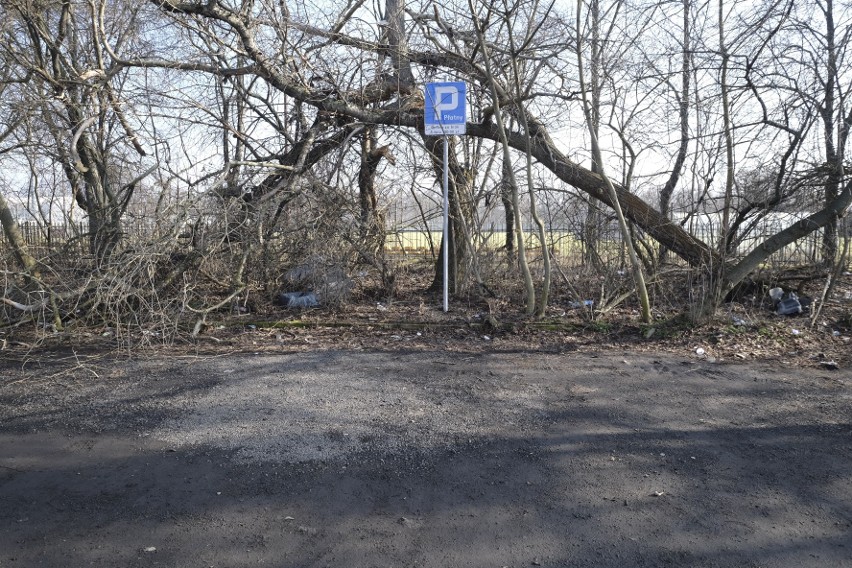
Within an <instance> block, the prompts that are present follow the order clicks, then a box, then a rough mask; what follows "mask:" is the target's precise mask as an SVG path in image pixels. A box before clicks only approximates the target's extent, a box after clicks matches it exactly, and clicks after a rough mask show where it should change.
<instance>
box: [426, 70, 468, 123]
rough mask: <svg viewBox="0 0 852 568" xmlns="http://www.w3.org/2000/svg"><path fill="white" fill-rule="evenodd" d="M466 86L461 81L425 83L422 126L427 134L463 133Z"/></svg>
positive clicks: (465, 119)
mask: <svg viewBox="0 0 852 568" xmlns="http://www.w3.org/2000/svg"><path fill="white" fill-rule="evenodd" d="M466 92H467V86H466V85H465V84H464V83H463V82H453V83H427V84H426V95H425V97H426V102H425V104H424V121H423V122H424V126H425V132H426V134H427V135H429V136H450V135H454V134H464V133H465V126H466V124H467V98H466V97H465V95H466Z"/></svg>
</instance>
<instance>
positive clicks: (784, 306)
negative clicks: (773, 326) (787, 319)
mask: <svg viewBox="0 0 852 568" xmlns="http://www.w3.org/2000/svg"><path fill="white" fill-rule="evenodd" d="M775 313H776V314H778V315H779V316H789V315H793V314H800V313H802V304H801V302H799V298H797V297H796V295H795V294H790V297H788V298H785V299H783V300H781V301H780V302H778V307H777V308H776V310H775Z"/></svg>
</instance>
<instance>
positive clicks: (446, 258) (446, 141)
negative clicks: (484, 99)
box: [441, 136, 450, 312]
mask: <svg viewBox="0 0 852 568" xmlns="http://www.w3.org/2000/svg"><path fill="white" fill-rule="evenodd" d="M449 146H450V137H449V136H444V235H443V237H442V239H441V241H442V242H443V243H444V250H443V253H444V311H445V312H447V311H449V309H450V281H449V280H450V278H449V277H450V255H449V250H450V246H449V236H450V234H449V233H450V231H449V229H450V173H449V172H450V151H449Z"/></svg>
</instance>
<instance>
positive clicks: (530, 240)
mask: <svg viewBox="0 0 852 568" xmlns="http://www.w3.org/2000/svg"><path fill="white" fill-rule="evenodd" d="M19 227H20V230H21V234H22V236H23V238H24V242H25V243H26V244H27V246H29V247H31V248H33V249H35V250H37V251H38V252H39V253H47V254H50V253H55V252H78V253H80V254H86V252H87V251H88V246H89V243H88V230H89V228H88V223H87V222H85V221H80V222H76V223H65V224H54V225H46V224H42V223H36V222H23V223H21V224H20V225H19ZM783 228H784V226H783V225H782V224H780V223H777V222H767V223H765V224H764V225H762V226H761V227H757V228H755V230H754V231H753V234H754V235H755V236H754V237H751V238H748V239H745V240H744V241H743V242H742V243H740V245H739V246H738V247H737V250H736V251H735V252H734V254H735V256H737V255H745V254H747V253H748V252H749V251H750V250H751V249H752V248H754V247H755V246H758V245H759V243H760V242H761V241H762V240H763V239H764V238H766V236H768V235H772V234H775V233H777V232H778V231H780V230H781V229H783ZM122 229H123V230H124V232H125V234H127V235H128V236H129V237H130V238H131V239H144V238H146V237H150V236H151V235H153V234H155V233H156V232H157V227H156V224H155V223H154V222H153V220H148V219H140V220H133V221H130V222H127V223H124V224H123V226H122ZM604 234H605V237H604V238H603V239H602V240H601V241H599V243H598V252H599V254H600V255H601V256H602V257H603V259H604V260H606V259H607V258H611V259H615V258H619V257H620V255H621V239H620V235H619V234H618V232H617V231H615V232H614V231H606V232H605V233H604ZM693 234H694V235H695V236H696V237H697V238H699V239H701V240H702V241H704V242H707V243H715V242H717V241H718V235H717V234H716V232H714V231H713V230H711V229H704V228H698V230H695V228H694V229H693ZM524 238H525V243H526V244H527V246H528V248H529V249H530V250H531V251H532V252H533V253H534V254H535V252H536V251H538V252H539V253H540V249H541V243H540V241H539V238H538V233H537V232H535V231H532V230H529V231H525V235H524ZM546 240H547V247H548V249H549V250H550V251H551V253H552V254H555V255H559V256H561V257H563V258H566V259H568V258H571V257H574V256H577V255H582V254H583V251H584V247H585V244H584V242H583V240H582V232H580V231H571V230H556V229H552V230H550V231H548V233H547V236H546ZM504 242H505V231H504V230H503V229H501V228H498V227H491V228H490V230H489V231H483V232H480V233H478V234H477V235H476V236H475V237H474V244H475V246H476V247H477V248H478V249H479V250H482V251H487V250H498V249H499V248H500V247H502V246H503V244H504ZM440 243H441V232H440V231H424V230H419V229H413V228H406V229H398V230H394V231H391V232H389V233H388V235H387V238H386V240H385V248H386V251H387V252H388V253H390V254H393V255H394V256H409V255H411V256H414V257H416V256H425V257H431V256H432V255H433V254H437V252H438V249H439V247H440ZM6 246H7V241H6V238H5V235H4V236H3V237H2V238H0V249H4V248H6ZM821 247H822V231H816V232H814V233H811V234H810V235H808V236H807V237H805V238H803V239H800V240H798V241H796V242H795V243H792V244H790V245H788V246H787V247H785V248H784V249H782V250H780V251H778V252H777V253H775V254H774V255H772V257H771V258H770V259H769V261H768V262H769V263H770V264H772V263H774V264H778V265H784V264H805V263H810V262H816V261H817V260H818V259H819V254H820V249H821Z"/></svg>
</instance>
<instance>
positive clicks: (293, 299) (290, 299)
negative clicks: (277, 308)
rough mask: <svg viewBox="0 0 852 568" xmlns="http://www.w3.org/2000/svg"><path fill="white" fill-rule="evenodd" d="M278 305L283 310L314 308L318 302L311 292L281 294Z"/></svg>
mask: <svg viewBox="0 0 852 568" xmlns="http://www.w3.org/2000/svg"><path fill="white" fill-rule="evenodd" d="M278 303H279V304H280V305H282V306H283V307H285V308H316V307H317V306H319V301H317V297H316V295H315V294H314V293H313V292H282V293H281V294H279V295H278Z"/></svg>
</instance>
